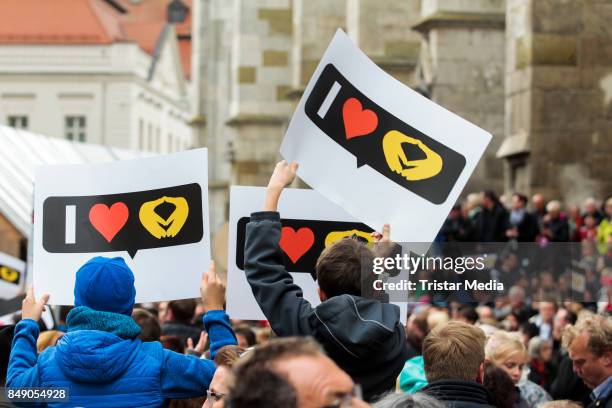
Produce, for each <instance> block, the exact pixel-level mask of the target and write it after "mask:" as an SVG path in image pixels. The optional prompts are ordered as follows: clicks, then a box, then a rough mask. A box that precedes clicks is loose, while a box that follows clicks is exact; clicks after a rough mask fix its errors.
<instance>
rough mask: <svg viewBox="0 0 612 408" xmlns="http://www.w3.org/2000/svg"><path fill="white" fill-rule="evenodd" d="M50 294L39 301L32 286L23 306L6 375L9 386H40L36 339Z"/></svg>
mask: <svg viewBox="0 0 612 408" xmlns="http://www.w3.org/2000/svg"><path fill="white" fill-rule="evenodd" d="M48 300H49V295H47V294H44V295H43V296H42V297H41V298H40V299H39V300H38V301H36V298H35V297H34V290H33V289H32V288H30V289H29V290H28V294H27V296H26V297H25V299H24V300H23V305H22V307H21V318H22V320H21V321H20V322H19V323H17V326H15V335H14V337H13V345H12V347H11V356H10V358H9V366H8V372H7V375H6V386H7V388H23V387H39V386H40V377H39V375H38V367H37V366H36V362H37V361H38V354H37V351H36V339H37V338H38V334H39V329H38V323H37V322H38V319H40V316H41V315H42V312H43V310H44V308H45V304H46V303H47V301H48Z"/></svg>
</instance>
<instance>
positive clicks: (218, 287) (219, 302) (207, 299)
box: [200, 262, 225, 312]
mask: <svg viewBox="0 0 612 408" xmlns="http://www.w3.org/2000/svg"><path fill="white" fill-rule="evenodd" d="M200 294H201V295H202V306H203V307H204V310H205V311H206V312H209V311H211V310H223V305H224V304H225V285H224V284H223V282H222V281H221V279H220V278H219V275H217V270H216V268H215V263H214V262H211V263H210V269H209V270H208V271H206V272H204V273H203V274H202V282H201V283H200Z"/></svg>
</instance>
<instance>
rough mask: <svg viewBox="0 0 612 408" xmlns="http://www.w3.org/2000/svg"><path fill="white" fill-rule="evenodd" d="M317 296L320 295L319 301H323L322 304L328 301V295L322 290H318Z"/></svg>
mask: <svg viewBox="0 0 612 408" xmlns="http://www.w3.org/2000/svg"><path fill="white" fill-rule="evenodd" d="M317 294H318V295H319V299H320V300H321V302H325V301H326V300H327V295H326V294H325V292H323V290H322V289H321V288H317Z"/></svg>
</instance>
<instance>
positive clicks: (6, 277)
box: [0, 264, 21, 286]
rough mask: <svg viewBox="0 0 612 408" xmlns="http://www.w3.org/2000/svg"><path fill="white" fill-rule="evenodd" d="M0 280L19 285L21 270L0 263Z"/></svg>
mask: <svg viewBox="0 0 612 408" xmlns="http://www.w3.org/2000/svg"><path fill="white" fill-rule="evenodd" d="M0 280H1V281H3V282H6V283H11V284H13V285H17V286H19V283H20V282H21V272H19V271H18V270H16V269H15V268H12V267H10V266H7V265H3V264H0Z"/></svg>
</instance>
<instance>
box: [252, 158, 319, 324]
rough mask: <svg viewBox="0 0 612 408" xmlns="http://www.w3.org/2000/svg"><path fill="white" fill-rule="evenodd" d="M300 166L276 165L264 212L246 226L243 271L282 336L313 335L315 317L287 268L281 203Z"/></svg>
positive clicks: (253, 216)
mask: <svg viewBox="0 0 612 408" xmlns="http://www.w3.org/2000/svg"><path fill="white" fill-rule="evenodd" d="M296 171H297V163H292V164H288V163H287V162H285V161H284V160H283V161H282V162H280V163H278V164H277V165H276V168H275V169H274V173H273V174H272V177H271V178H270V182H269V183H268V189H267V194H266V199H265V202H264V207H263V210H264V211H262V212H258V213H253V214H251V222H249V223H248V224H247V226H246V243H245V248H244V259H245V262H244V271H245V273H246V277H247V280H248V282H249V284H250V285H251V290H252V291H253V295H255V299H256V300H257V303H258V304H259V306H260V307H261V309H262V311H263V313H264V314H265V316H266V318H267V319H268V321H269V322H270V326H271V327H272V330H274V332H275V333H276V334H278V335H279V336H292V335H309V334H311V329H310V324H309V320H310V319H311V318H312V316H313V309H312V306H311V305H310V303H309V302H308V301H307V300H306V299H304V297H303V293H302V289H300V287H299V286H297V285H296V284H294V283H293V278H292V277H291V275H290V274H289V272H287V270H286V269H285V265H284V263H283V252H282V249H281V248H280V245H279V242H280V238H281V222H280V215H279V213H278V212H277V209H278V200H279V198H280V196H281V193H282V191H283V189H284V188H285V186H287V185H288V184H290V183H291V182H292V181H293V179H294V178H295V173H296Z"/></svg>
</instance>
